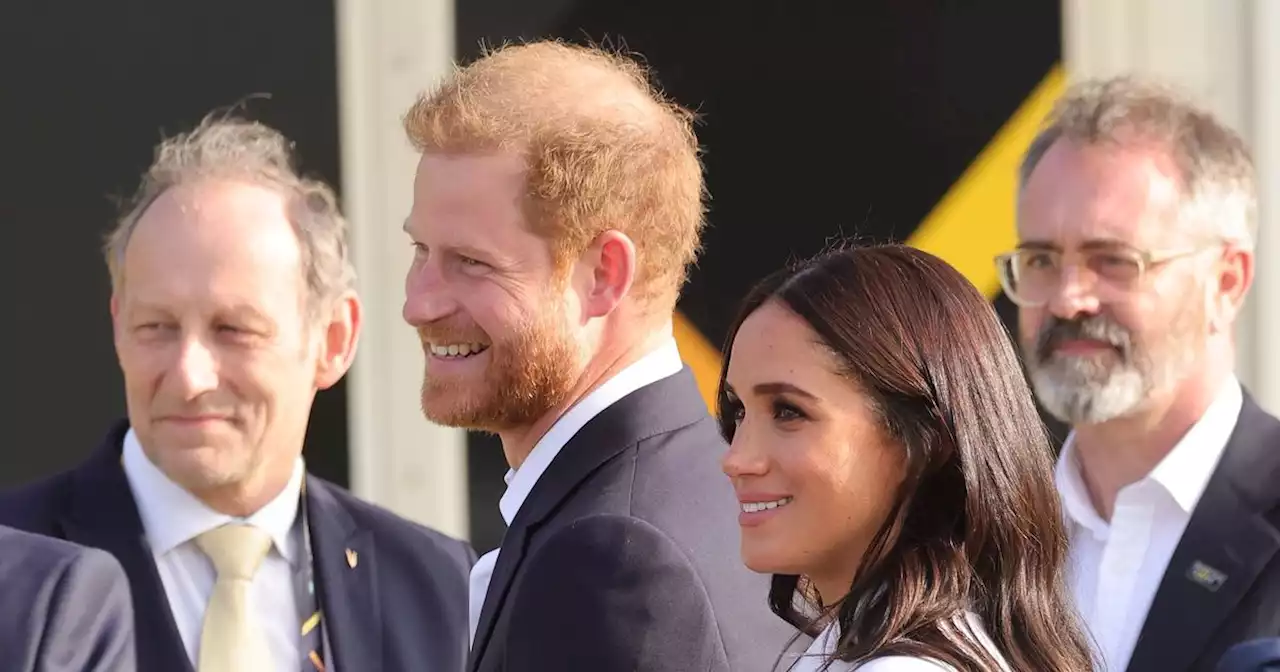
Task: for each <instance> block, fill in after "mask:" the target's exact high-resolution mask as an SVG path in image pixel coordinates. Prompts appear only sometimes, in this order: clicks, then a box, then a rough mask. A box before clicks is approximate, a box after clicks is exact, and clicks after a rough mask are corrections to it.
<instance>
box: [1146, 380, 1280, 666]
mask: <svg viewBox="0 0 1280 672" xmlns="http://www.w3.org/2000/svg"><path fill="white" fill-rule="evenodd" d="M1278 551H1280V420H1277V419H1276V418H1275V417H1273V416H1271V415H1270V414H1268V413H1267V412H1266V411H1264V410H1262V408H1261V407H1259V406H1258V404H1257V403H1256V402H1255V401H1254V400H1253V398H1252V397H1251V396H1250V395H1249V394H1248V393H1246V394H1245V396H1244V405H1243V407H1242V408H1241V409H1240V417H1239V420H1238V421H1237V422H1236V428H1235V431H1234V432H1232V434H1231V438H1230V439H1228V441H1227V446H1226V448H1225V449H1224V451H1223V454H1222V458H1221V460H1220V461H1219V462H1218V466H1217V468H1216V469H1215V470H1214V472H1213V475H1212V476H1211V477H1210V478H1209V483H1208V484H1207V485H1206V486H1205V490H1204V494H1203V495H1201V496H1200V502H1199V503H1198V504H1196V508H1195V511H1194V512H1193V513H1192V515H1191V521H1190V522H1189V523H1188V524H1187V529H1186V530H1185V531H1184V532H1183V533H1182V538H1181V539H1180V540H1179V541H1178V547H1177V549H1176V550H1174V553H1173V557H1172V558H1171V559H1170V560H1169V567H1168V569H1166V570H1165V574H1164V578H1162V579H1161V581H1160V587H1159V588H1158V589H1157V591H1156V595H1155V598H1154V599H1153V600H1152V602H1151V608H1150V609H1149V610H1148V611H1147V619H1146V621H1145V622H1144V623H1143V625H1142V631H1141V633H1140V634H1139V636H1138V642H1137V645H1136V646H1135V647H1134V651H1133V657H1132V658H1131V659H1130V661H1129V667H1128V672H1193V671H1194V672H1212V671H1213V670H1214V669H1215V668H1216V667H1217V665H1218V662H1219V660H1220V659H1221V658H1222V657H1223V655H1224V653H1225V652H1226V650H1227V649H1229V648H1230V647H1232V646H1234V645H1235V644H1238V643H1240V642H1244V641H1247V640H1252V639H1259V638H1264V637H1277V636H1280V554H1278V553H1277V552H1278ZM1264 669H1265V668H1264Z"/></svg>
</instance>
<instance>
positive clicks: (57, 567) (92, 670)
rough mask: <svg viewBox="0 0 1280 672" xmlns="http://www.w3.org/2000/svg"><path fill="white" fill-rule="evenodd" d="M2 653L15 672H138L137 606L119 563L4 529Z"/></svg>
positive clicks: (0, 544) (0, 552)
mask: <svg viewBox="0 0 1280 672" xmlns="http://www.w3.org/2000/svg"><path fill="white" fill-rule="evenodd" d="M0 652H3V656H2V657H3V660H4V663H3V667H4V669H5V670H11V671H12V672H133V671H134V670H135V669H137V663H136V662H135V661H134V638H133V607H132V605H131V604H130V600H129V582H128V580H126V579H125V576H124V571H123V570H122V569H120V564H119V563H118V562H116V561H115V560H113V559H112V558H111V556H110V555H108V554H106V553H103V552H102V551H99V550H96V549H92V548H84V547H83V546H77V545H76V544H71V543H67V542H65V541H60V540H58V539H50V538H48V537H43V536H40V535H36V534H28V533H26V532H21V531H19V530H15V529H13V528H9V527H0Z"/></svg>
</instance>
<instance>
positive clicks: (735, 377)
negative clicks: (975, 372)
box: [723, 301, 905, 603]
mask: <svg viewBox="0 0 1280 672" xmlns="http://www.w3.org/2000/svg"><path fill="white" fill-rule="evenodd" d="M841 369H842V367H841V362H840V361H839V359H838V358H837V357H836V356H835V354H833V353H832V352H831V350H830V349H829V348H827V347H826V346H825V345H824V344H822V343H821V342H820V339H819V337H818V335H817V334H816V333H814V332H813V330H812V329H811V328H810V327H809V326H808V325H807V324H806V323H805V322H804V320H802V319H801V318H800V317H799V316H797V315H796V314H795V313H793V312H791V311H789V310H787V309H786V308H784V307H782V306H781V305H779V304H778V303H777V302H776V301H769V302H766V303H765V304H764V305H763V306H761V307H760V308H759V309H757V310H756V311H755V312H754V313H752V314H751V315H750V316H749V317H747V318H746V320H744V321H743V323H742V326H741V328H740V329H739V330H738V332H737V335H736V336H735V338H734V341H733V347H732V349H731V351H730V355H729V364H728V370H727V374H726V379H725V382H726V392H727V394H728V396H729V404H728V406H727V407H726V408H725V409H724V410H725V411H726V412H728V413H731V414H732V416H733V417H734V418H735V422H734V429H733V431H732V437H730V438H731V444H732V445H731V446H730V449H729V451H728V453H727V454H726V455H725V457H724V462H723V465H724V472H725V474H726V475H728V476H729V478H730V480H732V482H733V486H734V489H735V491H736V492H737V495H738V499H739V501H740V502H741V504H742V513H741V515H740V518H739V522H740V524H741V527H742V558H743V562H744V563H745V564H746V565H747V566H748V567H750V568H751V569H753V570H755V571H758V572H769V573H775V574H797V575H803V576H808V577H810V578H811V579H812V580H813V582H814V584H815V586H817V588H818V590H819V592H820V593H821V594H822V595H823V597H824V600H825V601H827V602H828V603H830V602H831V601H833V600H835V599H839V598H840V597H843V595H844V594H845V592H847V591H848V589H849V587H850V585H851V584H852V582H853V578H854V575H855V573H856V571H857V568H858V566H859V563H860V562H861V559H862V555H863V553H864V552H865V551H866V548H867V545H868V544H869V543H870V542H871V540H872V538H873V537H874V536H875V535H876V533H877V532H878V531H879V530H880V528H881V527H882V526H883V525H884V524H885V521H886V518H887V517H888V515H889V513H890V511H891V509H892V507H893V502H894V498H895V496H896V493H897V490H898V486H899V485H900V484H901V483H902V479H903V475H904V466H905V465H904V459H905V457H904V454H903V451H902V450H901V449H900V448H899V447H898V446H896V445H894V444H893V443H892V442H891V441H889V440H888V439H887V438H886V436H885V434H884V432H883V430H882V428H881V425H880V422H879V420H878V418H877V415H876V412H875V409H874V406H873V401H872V399H870V398H869V397H868V396H867V395H866V394H864V393H862V392H861V391H860V390H859V389H858V387H857V386H856V385H855V384H854V383H853V382H851V381H850V380H849V378H847V377H846V376H844V375H841V373H840V371H841Z"/></svg>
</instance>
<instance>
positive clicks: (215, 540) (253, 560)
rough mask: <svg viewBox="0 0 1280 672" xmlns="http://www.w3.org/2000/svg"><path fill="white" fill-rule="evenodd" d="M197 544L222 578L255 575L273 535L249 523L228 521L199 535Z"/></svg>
mask: <svg viewBox="0 0 1280 672" xmlns="http://www.w3.org/2000/svg"><path fill="white" fill-rule="evenodd" d="M196 545H197V546H199V547H200V550H202V551H204V554H205V555H207V556H209V559H210V560H212V561H213V566H214V568H215V569H217V570H218V578H220V579H242V580H245V581H248V580H251V579H253V575H254V573H256V572H257V571H258V566H259V565H261V564H262V560H263V558H266V557H267V551H269V550H270V549H271V536H270V535H268V534H267V533H266V532H263V531H262V530H259V529H258V528H256V527H253V526H250V525H239V524H234V523H229V524H226V525H223V526H222V527H216V528H214V529H212V530H209V531H208V532H205V533H204V534H202V535H200V536H198V537H196Z"/></svg>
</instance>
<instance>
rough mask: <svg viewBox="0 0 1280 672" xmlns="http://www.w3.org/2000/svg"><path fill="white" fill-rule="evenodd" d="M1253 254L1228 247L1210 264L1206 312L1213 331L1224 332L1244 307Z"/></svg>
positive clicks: (1250, 282) (1250, 280)
mask: <svg viewBox="0 0 1280 672" xmlns="http://www.w3.org/2000/svg"><path fill="white" fill-rule="evenodd" d="M1253 274H1254V254H1253V252H1252V251H1250V250H1247V249H1242V248H1238V247H1234V246H1228V247H1227V248H1226V250H1225V251H1224V252H1223V254H1222V257H1221V258H1220V259H1219V260H1218V261H1217V262H1216V263H1215V264H1214V266H1213V275H1212V276H1210V282H1209V283H1208V284H1209V286H1208V287H1207V288H1206V289H1207V291H1208V292H1210V296H1209V297H1208V299H1209V303H1210V307H1211V309H1212V310H1211V312H1210V313H1209V314H1208V315H1207V317H1208V318H1209V320H1210V322H1211V324H1210V328H1211V329H1213V330H1214V331H1226V330H1229V329H1230V328H1231V325H1233V324H1235V321H1236V318H1237V317H1239V315H1240V311H1241V310H1242V309H1243V308H1244V302H1245V299H1246V298H1247V297H1248V295H1249V288H1250V287H1251V286H1253Z"/></svg>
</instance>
